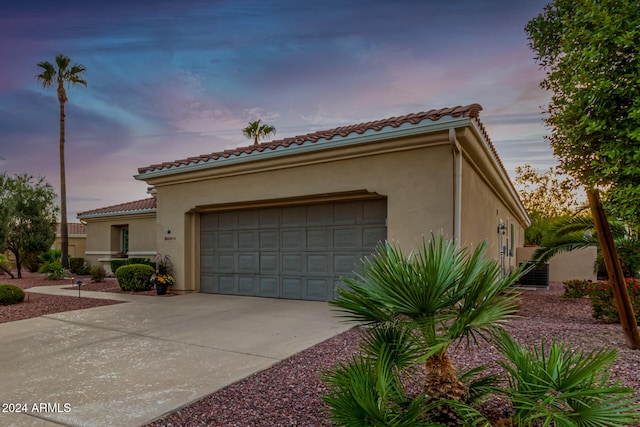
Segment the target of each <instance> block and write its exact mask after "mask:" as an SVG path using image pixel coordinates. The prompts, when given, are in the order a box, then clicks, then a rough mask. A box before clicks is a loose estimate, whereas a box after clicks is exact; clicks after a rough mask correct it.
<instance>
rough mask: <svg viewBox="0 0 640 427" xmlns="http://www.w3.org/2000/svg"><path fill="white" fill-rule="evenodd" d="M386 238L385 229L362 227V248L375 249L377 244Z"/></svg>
mask: <svg viewBox="0 0 640 427" xmlns="http://www.w3.org/2000/svg"><path fill="white" fill-rule="evenodd" d="M386 237H387V229H386V228H385V227H371V226H369V227H363V228H362V246H361V247H362V248H375V247H376V245H377V244H378V242H381V241H383V240H384V239H386Z"/></svg>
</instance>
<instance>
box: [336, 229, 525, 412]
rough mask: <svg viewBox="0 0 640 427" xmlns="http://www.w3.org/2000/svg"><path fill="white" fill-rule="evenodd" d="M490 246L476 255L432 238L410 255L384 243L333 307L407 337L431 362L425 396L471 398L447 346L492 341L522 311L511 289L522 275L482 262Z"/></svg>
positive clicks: (419, 354) (416, 351) (427, 365)
mask: <svg viewBox="0 0 640 427" xmlns="http://www.w3.org/2000/svg"><path fill="white" fill-rule="evenodd" d="M485 246H486V244H484V243H483V244H481V245H479V246H478V247H476V248H475V250H473V251H470V250H468V249H467V248H462V249H460V248H458V247H457V246H456V244H455V243H454V242H451V241H445V240H444V239H443V238H442V237H441V236H440V237H438V238H434V237H433V236H432V237H431V239H430V241H429V242H428V243H427V242H424V241H423V243H422V245H421V246H420V248H419V250H418V251H417V252H416V253H414V254H412V255H410V256H405V255H404V254H403V253H402V251H401V249H400V248H399V247H397V246H394V245H391V244H388V243H384V244H381V245H380V246H379V247H378V250H377V253H376V254H374V256H373V257H372V258H370V259H365V260H364V264H363V269H362V272H361V273H359V274H358V275H357V278H355V279H344V282H345V284H346V285H348V288H347V289H338V290H337V292H338V295H339V296H338V297H337V298H336V299H334V300H332V301H330V302H329V303H330V304H331V305H333V306H334V307H335V308H336V309H337V310H338V311H339V312H340V313H341V314H340V316H342V317H344V318H346V319H349V320H352V321H357V322H360V323H363V324H365V325H368V326H370V327H371V328H373V329H374V330H375V329H379V328H384V329H383V330H388V329H391V330H398V331H399V332H396V334H401V335H403V336H406V337H408V338H407V339H406V340H405V344H406V345H410V350H411V351H412V352H413V353H414V354H415V355H416V357H418V358H419V359H420V360H422V361H424V366H425V377H424V379H423V381H424V392H425V394H426V395H427V396H429V397H430V398H434V399H450V400H456V401H464V400H465V399H466V396H467V388H466V387H465V385H464V384H463V383H462V381H460V378H459V377H458V374H457V372H456V369H455V367H454V366H453V363H452V361H451V359H450V358H449V355H448V349H449V348H450V347H451V346H452V345H454V344H455V343H459V342H461V341H466V343H467V344H468V343H469V342H470V340H473V341H476V340H477V339H478V338H481V337H482V338H484V337H486V336H487V333H488V332H492V331H494V330H495V329H499V328H500V323H501V322H503V321H505V320H506V319H508V318H509V317H510V316H513V315H514V314H515V313H516V311H517V295H516V294H514V293H511V292H506V291H507V288H508V287H509V286H510V285H511V284H512V283H514V282H515V280H516V279H517V278H518V276H519V275H520V274H521V271H520V270H517V271H515V272H513V273H512V274H509V275H506V276H504V277H502V274H501V268H500V265H499V263H498V262H496V261H495V260H489V259H485V258H484V257H483V254H484V249H485Z"/></svg>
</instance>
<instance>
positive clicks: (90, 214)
mask: <svg viewBox="0 0 640 427" xmlns="http://www.w3.org/2000/svg"><path fill="white" fill-rule="evenodd" d="M155 211H156V198H155V197H150V198H148V199H143V200H136V201H135V202H128V203H120V204H119V205H113V206H107V207H106V208H99V209H94V210H91V211H84V212H78V215H77V216H78V218H95V217H101V216H117V215H130V214H137V213H146V212H155Z"/></svg>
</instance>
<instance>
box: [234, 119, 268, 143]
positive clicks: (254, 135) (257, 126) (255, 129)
mask: <svg viewBox="0 0 640 427" xmlns="http://www.w3.org/2000/svg"><path fill="white" fill-rule="evenodd" d="M242 134H243V135H244V136H245V137H247V138H248V139H253V145H258V140H260V139H263V138H267V137H269V136H275V135H276V128H275V127H274V126H271V125H268V124H266V123H261V120H260V119H258V120H254V121H252V122H249V125H248V126H247V127H246V128H244V129H242Z"/></svg>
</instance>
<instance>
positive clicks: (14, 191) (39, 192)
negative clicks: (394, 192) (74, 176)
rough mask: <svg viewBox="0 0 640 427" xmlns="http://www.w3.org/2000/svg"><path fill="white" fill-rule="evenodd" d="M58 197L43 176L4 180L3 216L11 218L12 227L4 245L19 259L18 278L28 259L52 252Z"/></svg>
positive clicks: (0, 207) (1, 188) (0, 184)
mask: <svg viewBox="0 0 640 427" xmlns="http://www.w3.org/2000/svg"><path fill="white" fill-rule="evenodd" d="M55 197H56V194H55V192H54V191H53V187H52V186H51V185H50V184H49V183H47V182H46V181H45V180H44V178H42V177H40V178H38V179H34V177H33V176H31V175H27V174H22V175H16V176H15V177H14V178H10V177H7V176H6V175H3V176H2V177H1V179H0V217H3V218H7V224H8V229H7V230H6V232H5V235H4V239H3V240H2V242H1V243H2V245H3V246H4V247H6V248H7V249H8V250H9V251H10V252H11V253H12V254H13V256H14V258H15V260H16V269H17V270H18V278H21V277H22V261H23V260H24V259H25V257H26V256H27V255H28V254H30V253H40V252H44V251H46V250H48V249H49V247H50V246H51V244H52V243H53V241H54V240H55V238H56V223H57V220H56V216H57V214H58V208H57V206H56V205H55V203H54V201H55Z"/></svg>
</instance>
